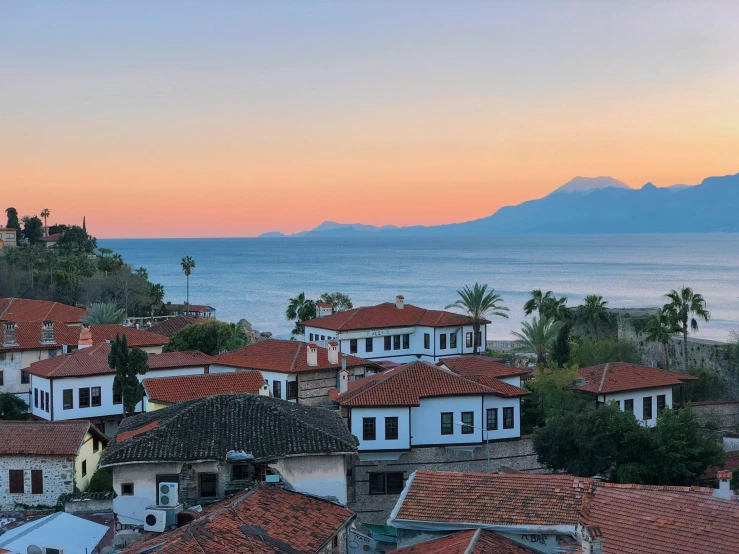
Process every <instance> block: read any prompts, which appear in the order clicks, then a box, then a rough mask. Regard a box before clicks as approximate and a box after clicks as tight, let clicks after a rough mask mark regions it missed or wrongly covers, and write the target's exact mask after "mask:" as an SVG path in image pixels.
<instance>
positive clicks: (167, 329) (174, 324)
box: [147, 315, 203, 339]
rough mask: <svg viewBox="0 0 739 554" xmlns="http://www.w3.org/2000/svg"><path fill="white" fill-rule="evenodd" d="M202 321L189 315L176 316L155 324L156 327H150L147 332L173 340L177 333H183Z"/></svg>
mask: <svg viewBox="0 0 739 554" xmlns="http://www.w3.org/2000/svg"><path fill="white" fill-rule="evenodd" d="M202 321H203V320H202V319H198V318H195V317H190V316H187V315H176V316H174V317H170V318H169V319H165V320H164V321H161V322H159V323H155V324H154V325H152V326H151V327H149V328H148V329H147V331H149V332H150V333H156V334H157V335H162V336H164V337H167V338H170V339H171V338H172V336H173V335H174V334H175V333H176V332H177V331H181V330H182V329H184V328H185V327H187V326H188V325H192V324H193V323H201V322H202Z"/></svg>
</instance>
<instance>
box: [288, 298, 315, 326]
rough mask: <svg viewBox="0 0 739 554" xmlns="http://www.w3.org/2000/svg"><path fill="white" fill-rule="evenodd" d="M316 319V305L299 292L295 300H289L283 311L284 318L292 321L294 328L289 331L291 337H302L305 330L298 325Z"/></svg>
mask: <svg viewBox="0 0 739 554" xmlns="http://www.w3.org/2000/svg"><path fill="white" fill-rule="evenodd" d="M314 317H316V303H315V302H314V301H313V300H310V299H308V298H306V297H305V293H304V292H301V293H300V294H298V295H297V296H296V297H295V298H291V299H290V300H289V301H288V303H287V308H286V309H285V318H286V319H287V320H288V321H294V322H295V327H294V328H293V330H292V331H291V332H292V334H293V335H302V334H303V333H304V332H305V328H304V327H303V326H302V325H300V322H301V321H307V320H309V319H313V318H314Z"/></svg>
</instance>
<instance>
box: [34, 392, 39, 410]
mask: <svg viewBox="0 0 739 554" xmlns="http://www.w3.org/2000/svg"><path fill="white" fill-rule="evenodd" d="M33 407H34V408H38V389H33Z"/></svg>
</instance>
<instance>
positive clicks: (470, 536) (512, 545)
mask: <svg viewBox="0 0 739 554" xmlns="http://www.w3.org/2000/svg"><path fill="white" fill-rule="evenodd" d="M535 552H537V550H532V549H531V548H528V547H526V546H523V545H522V544H518V543H516V542H513V541H512V540H511V539H507V538H505V537H503V536H501V535H499V534H497V533H494V532H492V531H488V530H485V529H477V530H475V529H472V530H470V531H460V532H458V533H452V534H451V535H447V536H446V537H441V538H438V539H434V540H430V541H426V542H422V543H419V544H415V545H413V546H407V547H405V548H398V549H396V550H392V551H391V552H390V554H532V553H535Z"/></svg>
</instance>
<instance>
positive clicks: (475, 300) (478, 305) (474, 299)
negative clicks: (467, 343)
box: [444, 283, 509, 355]
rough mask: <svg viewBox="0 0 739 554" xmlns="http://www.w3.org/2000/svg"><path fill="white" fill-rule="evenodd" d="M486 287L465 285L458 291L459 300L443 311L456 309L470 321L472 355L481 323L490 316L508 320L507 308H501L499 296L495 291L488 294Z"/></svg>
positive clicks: (475, 349)
mask: <svg viewBox="0 0 739 554" xmlns="http://www.w3.org/2000/svg"><path fill="white" fill-rule="evenodd" d="M487 289H488V286H487V285H481V284H479V283H475V284H474V286H473V287H472V288H470V287H469V286H467V285H465V287H464V288H463V289H462V290H458V291H457V294H458V295H459V299H458V300H457V301H456V302H454V303H452V304H448V305H447V306H446V307H445V308H444V309H446V310H448V309H449V308H458V309H460V310H462V311H463V312H464V313H465V314H467V316H469V318H470V319H471V320H472V331H473V333H472V334H473V336H474V342H473V344H474V350H473V353H474V354H475V355H477V353H478V352H479V349H480V346H483V345H481V344H479V340H478V337H479V336H480V326H481V325H482V322H483V321H484V320H485V319H486V318H487V317H491V316H496V317H504V318H506V319H508V314H507V313H506V312H508V311H509V308H508V307H507V306H503V305H502V304H503V299H502V298H501V297H500V295H499V294H495V289H490V292H488V290H487Z"/></svg>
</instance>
